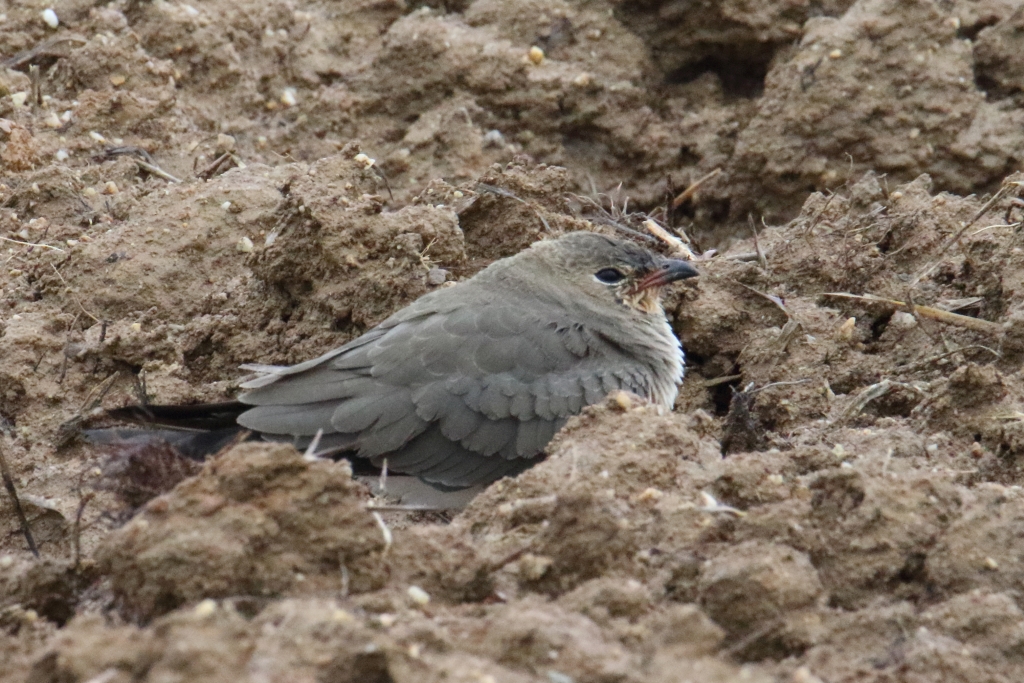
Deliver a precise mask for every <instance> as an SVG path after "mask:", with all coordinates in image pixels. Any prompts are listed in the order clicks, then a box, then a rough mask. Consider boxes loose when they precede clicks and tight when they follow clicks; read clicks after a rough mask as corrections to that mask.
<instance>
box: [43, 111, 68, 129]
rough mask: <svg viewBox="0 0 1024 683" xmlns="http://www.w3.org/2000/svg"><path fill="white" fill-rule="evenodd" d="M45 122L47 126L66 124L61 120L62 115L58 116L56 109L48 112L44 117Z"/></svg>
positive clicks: (56, 126)
mask: <svg viewBox="0 0 1024 683" xmlns="http://www.w3.org/2000/svg"><path fill="white" fill-rule="evenodd" d="M43 123H44V124H45V125H46V127H47V128H60V127H61V126H63V125H64V122H63V121H61V120H60V116H58V115H57V112H55V111H51V112H50V113H49V114H47V115H46V118H45V119H43Z"/></svg>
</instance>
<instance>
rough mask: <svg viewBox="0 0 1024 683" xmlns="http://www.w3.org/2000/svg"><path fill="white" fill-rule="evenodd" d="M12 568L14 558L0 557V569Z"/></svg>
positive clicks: (9, 556)
mask: <svg viewBox="0 0 1024 683" xmlns="http://www.w3.org/2000/svg"><path fill="white" fill-rule="evenodd" d="M13 566H14V556H13V555H4V556H3V557H0V569H10V568H11V567H13Z"/></svg>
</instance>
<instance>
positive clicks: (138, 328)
mask: <svg viewBox="0 0 1024 683" xmlns="http://www.w3.org/2000/svg"><path fill="white" fill-rule="evenodd" d="M132 332H142V323H132ZM145 521H146V520H144V519H143V520H140V523H141V522H145Z"/></svg>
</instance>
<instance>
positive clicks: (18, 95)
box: [11, 91, 28, 109]
mask: <svg viewBox="0 0 1024 683" xmlns="http://www.w3.org/2000/svg"><path fill="white" fill-rule="evenodd" d="M27 101H28V93H27V92H24V91H23V92H12V93H11V104H13V105H14V108H15V109H18V108H20V107H23V106H25V102H27Z"/></svg>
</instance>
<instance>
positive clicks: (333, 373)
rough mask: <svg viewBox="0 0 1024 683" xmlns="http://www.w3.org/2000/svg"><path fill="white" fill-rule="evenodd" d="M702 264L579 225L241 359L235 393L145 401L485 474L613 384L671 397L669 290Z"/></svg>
mask: <svg viewBox="0 0 1024 683" xmlns="http://www.w3.org/2000/svg"><path fill="white" fill-rule="evenodd" d="M697 275H699V273H698V271H697V270H696V268H694V267H693V265H691V264H690V263H689V262H688V261H684V260H677V259H670V258H666V257H663V256H661V255H659V254H656V253H654V252H651V251H649V250H648V249H646V248H644V247H642V246H639V245H637V244H635V243H633V242H629V241H624V240H620V239H616V238H612V237H608V236H605V235H603V234H599V233H596V232H589V231H578V232H570V233H567V234H564V235H562V236H561V237H557V238H550V239H545V240H541V241H539V242H535V243H534V244H532V245H531V246H529V247H528V248H526V249H524V250H523V251H521V252H519V253H517V254H515V255H513V256H510V257H507V258H503V259H500V260H497V261H494V262H493V263H491V264H490V265H489V266H487V267H486V268H484V269H483V270H481V271H479V272H478V273H477V274H475V275H474V276H472V277H470V278H468V279H466V280H464V281H462V282H458V283H455V284H454V285H451V286H448V287H442V288H439V289H436V290H433V291H431V292H428V293H427V294H424V295H423V296H421V297H420V298H418V299H416V300H415V301H413V302H412V303H411V304H409V305H408V306H406V307H405V308H403V309H401V310H399V311H398V312H396V313H395V314H393V315H392V316H390V317H389V318H387V319H386V320H384V321H383V322H381V323H380V324H379V325H377V326H376V327H373V328H371V329H370V330H368V331H367V332H366V333H364V334H363V335H362V336H360V337H358V338H356V339H353V340H352V341H350V342H348V343H347V344H344V345H342V346H339V347H338V348H335V349H333V350H331V351H328V352H327V353H325V354H323V355H321V356H319V357H318V358H314V359H312V360H308V361H305V362H302V363H299V364H297V365H292V366H277V365H259V364H253V365H243V366H242V369H244V370H247V371H249V372H250V373H252V374H251V375H250V376H249V377H248V378H247V379H245V380H244V381H242V382H241V384H240V389H241V390H242V393H240V394H239V395H238V396H237V400H236V402H232V403H224V404H212V405H208V406H206V407H205V412H204V407H203V406H199V407H193V406H184V407H173V406H168V407H165V408H166V410H160V409H159V407H145V406H143V407H139V409H140V410H141V411H142V412H144V413H147V414H149V415H150V417H152V416H153V415H154V414H158V415H160V416H161V417H164V418H169V419H170V421H171V422H173V421H174V418H175V416H177V417H178V418H179V419H178V423H179V424H181V423H182V422H186V423H189V426H192V427H215V426H222V425H223V424H224V422H225V421H233V422H234V424H233V425H230V427H231V428H232V429H233V430H234V431H238V430H248V431H249V432H251V433H253V434H254V435H258V436H259V437H261V438H263V439H265V440H269V441H288V442H291V443H293V444H295V446H296V447H298V448H300V449H310V448H312V449H313V450H315V454H316V455H318V456H338V455H341V456H344V457H347V458H349V459H350V460H354V461H362V460H366V461H369V462H370V463H372V464H373V465H374V466H377V467H380V466H384V467H386V468H387V470H388V471H390V472H397V473H403V474H406V475H411V476H414V477H417V478H419V479H420V480H422V481H423V482H426V483H427V484H429V485H430V486H432V487H435V488H437V489H440V490H458V489H462V488H467V487H474V486H480V485H487V484H490V483H492V482H494V481H496V480H498V479H500V478H502V477H505V476H515V475H517V474H519V473H521V472H523V471H524V470H526V469H527V468H529V467H531V466H532V465H534V464H536V463H537V462H539V461H540V460H541V459H543V457H544V455H545V454H544V449H545V447H546V446H547V444H548V442H549V441H550V440H551V439H552V437H553V436H554V435H555V433H556V432H557V431H558V430H559V429H560V428H561V427H562V426H563V425H564V424H565V423H566V421H567V420H568V419H569V418H570V417H572V416H573V415H577V414H579V413H580V412H581V411H582V410H583V408H584V407H585V406H587V405H592V404H595V403H598V402H600V401H601V400H603V399H604V397H605V396H606V395H608V394H609V393H610V392H613V391H616V390H624V391H628V392H631V393H633V394H637V395H639V396H641V397H642V398H645V399H647V400H649V401H651V402H653V403H655V404H657V405H661V406H664V407H665V408H667V409H671V408H672V405H673V403H674V402H675V399H676V396H677V393H678V386H679V384H680V382H681V381H682V378H683V368H684V353H683V349H682V346H681V344H680V342H679V339H678V338H677V337H676V335H675V334H674V333H673V331H672V328H671V326H670V325H669V322H668V320H667V318H666V316H665V312H664V309H663V307H662V305H661V300H660V295H661V292H662V289H663V288H664V287H666V286H667V285H669V284H671V283H673V282H676V281H679V280H683V279H686V278H692V277H695V276H697ZM196 408H198V410H197V409H196ZM136 412H138V411H136ZM124 414H125V413H124V412H122V413H121V415H122V416H123V415H124ZM197 415H198V416H200V417H198V418H195V419H192V418H193V417H194V416H197ZM218 443H220V441H218ZM311 444H312V446H311Z"/></svg>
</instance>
